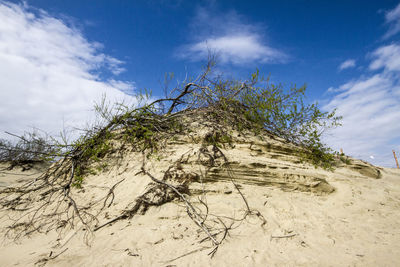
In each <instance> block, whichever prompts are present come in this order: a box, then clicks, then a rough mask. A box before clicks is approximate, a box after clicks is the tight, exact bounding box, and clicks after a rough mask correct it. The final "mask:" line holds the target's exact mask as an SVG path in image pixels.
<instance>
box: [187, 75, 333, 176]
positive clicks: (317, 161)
mask: <svg viewBox="0 0 400 267" xmlns="http://www.w3.org/2000/svg"><path fill="white" fill-rule="evenodd" d="M305 91H306V86H305V85H303V86H301V87H297V86H296V85H294V86H292V87H290V88H289V89H288V90H285V89H284V87H283V86H282V85H281V84H277V85H276V84H272V83H270V82H269V78H266V79H265V78H262V77H261V78H260V76H259V71H258V70H257V71H256V72H255V73H253V74H252V75H251V78H250V80H248V81H236V80H234V79H228V80H225V79H223V78H222V77H221V76H218V77H216V78H215V79H214V80H212V81H210V79H207V80H205V82H203V84H201V86H198V87H197V88H196V89H195V90H194V91H193V93H192V97H191V98H190V101H191V102H190V106H195V107H204V106H205V107H213V108H214V113H213V116H214V117H217V118H219V122H220V123H221V124H225V125H229V126H232V127H234V128H236V129H237V130H239V131H242V130H244V129H247V130H251V131H253V132H254V133H255V134H259V133H260V132H261V131H263V130H267V131H268V132H270V133H272V134H274V135H276V136H279V137H281V138H283V139H285V140H286V141H288V142H291V143H294V144H297V145H298V146H299V147H300V149H299V155H300V156H301V157H302V158H303V159H305V160H307V161H309V162H311V163H312V164H314V165H315V166H320V167H322V168H325V169H331V168H332V166H333V163H334V157H333V155H332V151H331V150H330V149H329V148H327V147H326V145H324V144H323V143H322V141H321V136H322V134H323V132H324V131H325V130H326V129H329V128H331V127H337V126H339V125H340V119H341V117H338V116H336V115H335V110H333V111H332V112H323V111H321V110H320V108H319V107H318V103H311V104H307V103H306V101H305Z"/></svg>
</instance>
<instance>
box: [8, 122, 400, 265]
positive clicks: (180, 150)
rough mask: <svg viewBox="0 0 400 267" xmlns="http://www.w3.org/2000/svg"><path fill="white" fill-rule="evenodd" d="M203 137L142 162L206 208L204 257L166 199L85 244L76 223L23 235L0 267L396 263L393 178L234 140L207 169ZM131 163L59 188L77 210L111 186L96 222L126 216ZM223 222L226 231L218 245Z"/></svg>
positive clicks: (197, 234)
mask: <svg viewBox="0 0 400 267" xmlns="http://www.w3.org/2000/svg"><path fill="white" fill-rule="evenodd" d="M203 130H204V129H203ZM203 130H199V131H197V132H196V133H193V135H187V136H179V137H178V138H176V139H175V140H171V141H170V142H169V143H168V144H167V146H166V148H165V149H164V150H163V151H162V152H160V153H159V154H158V156H157V157H153V158H149V159H148V160H147V161H146V168H147V169H148V170H149V172H150V173H152V174H153V175H154V176H155V177H158V178H160V179H161V177H163V175H164V174H165V173H166V171H167V170H168V168H169V167H170V166H173V168H172V169H171V168H170V169H169V172H170V173H172V174H173V175H174V177H175V178H174V179H175V180H174V181H175V182H176V181H177V180H179V179H189V178H190V179H191V180H190V183H189V191H190V196H187V197H188V198H189V199H190V201H191V202H192V203H193V205H195V207H196V209H198V210H199V211H202V212H203V213H205V212H206V210H205V209H206V208H205V205H203V204H202V203H201V201H203V202H205V203H206V204H207V207H208V214H209V215H208V217H207V224H208V226H209V227H210V228H212V229H213V230H212V233H213V234H215V235H214V237H215V239H216V240H217V241H219V240H223V241H222V242H221V244H220V245H219V246H218V249H217V251H216V252H215V254H213V257H211V256H210V255H209V253H210V252H212V251H213V249H214V248H215V246H213V244H212V242H211V241H210V240H209V239H207V235H206V234H205V232H204V231H202V230H201V229H200V228H199V227H198V226H197V225H196V224H195V223H194V222H193V221H192V220H191V219H190V218H189V216H188V215H187V212H186V206H185V205H184V203H183V202H182V201H181V200H179V199H176V198H175V199H174V200H173V201H172V202H169V203H165V204H163V205H161V206H150V207H148V209H147V210H143V212H140V213H138V214H136V215H134V216H133V217H132V218H129V219H122V220H118V221H116V222H115V223H112V224H109V225H106V226H104V227H103V228H101V229H99V230H98V231H95V232H94V233H93V234H89V235H88V230H87V229H85V227H84V226H82V224H79V223H78V224H76V225H75V226H74V227H73V229H72V228H71V229H70V228H65V229H66V230H62V229H63V228H62V227H61V228H60V229H61V230H59V231H58V230H57V231H55V230H52V231H49V232H47V233H38V232H32V233H30V234H29V235H28V236H25V235H24V236H21V237H20V238H19V239H17V240H15V241H14V240H13V239H10V238H3V239H2V243H1V246H0V262H1V264H0V265H1V266H33V265H39V266H40V265H49V266H399V265H400V256H399V255H400V230H399V229H400V228H399V227H398V224H399V222H400V213H399V212H398V211H399V208H400V170H398V169H388V168H378V167H375V166H372V165H370V164H368V163H366V162H362V161H359V160H355V159H351V161H350V163H348V164H345V163H338V164H339V166H338V167H337V168H336V170H335V171H334V172H330V171H325V170H322V169H319V168H318V169H316V168H314V167H313V166H311V165H309V164H306V163H302V162H301V161H299V158H298V157H297V156H296V155H295V153H294V146H293V145H290V144H287V143H285V142H283V141H282V140H280V139H279V138H274V137H272V136H268V137H265V138H263V139H262V140H261V139H260V138H259V137H257V136H242V135H239V134H236V135H235V138H234V142H233V143H231V144H230V145H228V144H227V145H226V146H225V147H223V148H221V151H222V152H223V154H224V156H225V157H226V158H227V159H228V160H229V162H230V165H229V168H228V169H227V168H225V167H224V161H223V157H222V156H218V155H217V156H216V157H214V158H213V162H212V163H210V162H209V161H210V158H207V157H206V156H204V155H206V154H207V153H204V151H208V153H210V154H211V153H215V151H213V150H212V146H205V145H204V144H202V143H201V142H200V141H198V140H201V136H202V135H204V134H206V132H207V131H206V130H204V131H203ZM200 150H202V151H203V153H199V151H200ZM140 159H141V155H140V154H139V153H135V152H126V153H125V155H124V157H123V158H121V159H119V160H118V162H117V163H118V164H117V163H116V162H115V161H113V160H112V159H111V158H108V159H106V160H108V162H112V163H113V164H110V167H109V168H108V169H107V171H103V172H101V173H98V174H93V175H90V176H89V177H87V178H85V183H84V186H83V188H82V189H76V190H73V191H71V193H72V194H73V196H74V197H76V199H77V201H79V205H81V206H84V205H86V204H88V203H91V202H93V203H94V202H96V201H99V200H102V198H103V197H104V195H105V194H106V193H107V192H109V190H110V188H112V187H113V186H114V185H116V186H115V189H114V191H113V193H114V199H113V202H112V204H111V206H110V207H107V208H106V209H105V210H104V211H103V212H101V213H100V215H99V216H98V218H99V222H97V225H102V224H104V223H106V222H107V221H110V219H112V218H115V217H116V216H118V215H119V214H121V213H122V212H123V211H124V210H127V209H129V208H131V207H132V205H134V204H135V202H134V200H135V199H136V200H137V199H138V198H139V197H140V196H142V195H143V193H145V192H147V191H146V190H148V189H149V187H151V186H152V180H151V179H150V178H149V177H148V176H146V175H145V174H143V173H140V170H141V164H138V162H140ZM176 162H179V164H176ZM211 165H212V166H214V167H211V168H206V167H205V166H211ZM207 169H208V172H207V173H205V172H206V170H207ZM230 173H231V174H232V173H233V176H232V175H229V174H230ZM188 174H190V175H188ZM38 175H39V173H38V170H34V169H31V170H27V171H25V172H22V171H21V170H20V169H18V168H15V169H13V170H7V171H6V170H3V171H2V173H1V176H0V182H1V183H2V184H1V186H3V187H4V186H6V185H7V186H10V185H11V184H12V183H17V182H20V183H22V182H24V181H26V180H31V179H34V178H35V177H37V176H38ZM187 177H189V178H187ZM232 179H233V181H234V182H235V184H237V185H238V186H239V188H240V192H241V193H242V194H243V195H244V197H245V199H246V201H247V203H248V205H249V207H250V209H251V211H252V213H251V214H248V215H247V216H246V217H245V218H244V219H243V220H242V218H243V216H244V215H246V212H247V208H246V203H245V202H244V201H243V198H242V197H241V195H240V192H239V191H237V190H236V188H235V184H234V183H232ZM21 180H23V181H21ZM171 181H172V180H171ZM108 201H109V200H108ZM99 203H101V202H99ZM30 205H31V206H32V205H36V203H30ZM93 209H94V210H93V212H95V210H96V209H99V208H98V206H94V208H93ZM20 214H21V212H19V211H15V210H10V209H6V210H2V211H0V225H1V228H0V231H1V233H0V234H2V235H3V236H4V234H5V233H6V232H7V231H8V228H7V227H8V226H9V225H10V224H11V223H12V219H15V218H18V216H20ZM29 216H30V215H28V216H27V217H29ZM223 225H225V226H226V227H227V228H229V231H228V232H227V235H226V237H225V239H224V234H225V231H224V227H222V226H223ZM9 236H10V235H9ZM11 236H13V235H11ZM85 241H87V244H86V243H85Z"/></svg>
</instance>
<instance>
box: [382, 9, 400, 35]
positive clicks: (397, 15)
mask: <svg viewBox="0 0 400 267" xmlns="http://www.w3.org/2000/svg"><path fill="white" fill-rule="evenodd" d="M385 21H386V23H387V24H389V30H388V31H387V32H386V34H385V35H384V38H389V37H391V36H393V35H395V34H397V33H399V32H400V4H398V5H397V6H396V7H395V8H394V9H392V10H390V11H388V12H387V13H386V14H385Z"/></svg>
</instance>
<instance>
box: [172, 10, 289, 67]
mask: <svg viewBox="0 0 400 267" xmlns="http://www.w3.org/2000/svg"><path fill="white" fill-rule="evenodd" d="M243 21H245V18H243V17H241V16H240V15H238V14H237V13H236V12H234V11H230V12H227V13H226V14H211V12H210V11H207V10H206V9H204V8H198V9H197V13H196V16H195V18H194V19H193V23H192V25H191V32H193V33H194V34H193V35H195V36H196V37H195V41H194V42H192V43H190V44H188V45H185V46H182V47H181V48H180V49H179V52H178V56H179V57H181V58H187V59H190V60H193V61H198V60H203V59H206V58H207V56H208V53H209V51H211V52H213V53H216V54H217V56H218V59H219V61H220V62H221V63H232V64H236V65H241V64H248V63H254V62H255V63H279V62H284V61H286V60H287V55H286V54H285V53H283V52H281V51H279V50H278V49H275V48H272V47H271V46H269V45H268V44H266V41H265V38H263V35H262V34H261V32H262V27H260V26H257V25H251V24H247V23H245V22H243Z"/></svg>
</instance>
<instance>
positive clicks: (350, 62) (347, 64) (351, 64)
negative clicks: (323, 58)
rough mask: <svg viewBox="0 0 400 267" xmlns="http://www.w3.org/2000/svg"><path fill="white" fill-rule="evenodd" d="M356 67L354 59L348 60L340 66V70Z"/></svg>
mask: <svg viewBox="0 0 400 267" xmlns="http://www.w3.org/2000/svg"><path fill="white" fill-rule="evenodd" d="M355 66H356V61H355V60H354V59H348V60H346V61H344V62H343V63H342V64H340V65H339V70H344V69H348V68H354V67H355Z"/></svg>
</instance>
